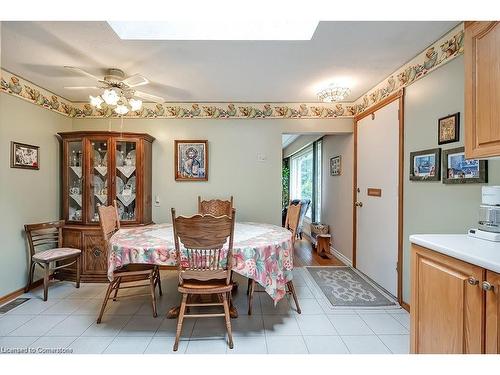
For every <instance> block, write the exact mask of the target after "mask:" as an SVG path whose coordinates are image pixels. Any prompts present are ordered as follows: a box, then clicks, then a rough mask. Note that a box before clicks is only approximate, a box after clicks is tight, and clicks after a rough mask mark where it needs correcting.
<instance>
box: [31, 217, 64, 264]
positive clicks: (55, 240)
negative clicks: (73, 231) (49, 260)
mask: <svg viewBox="0 0 500 375" xmlns="http://www.w3.org/2000/svg"><path fill="white" fill-rule="evenodd" d="M63 226H64V220H58V221H49V222H46V223H39V224H26V225H25V226H24V230H25V232H26V237H27V239H28V245H29V249H30V256H33V255H34V254H35V253H36V252H37V251H41V250H48V249H54V248H57V247H62V240H63V237H62V228H63Z"/></svg>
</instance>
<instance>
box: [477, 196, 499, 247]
mask: <svg viewBox="0 0 500 375" xmlns="http://www.w3.org/2000/svg"><path fill="white" fill-rule="evenodd" d="M481 196H482V197H481V205H480V206H479V221H478V227H477V229H469V236H471V237H475V238H481V239H483V240H488V241H494V242H500V186H483V187H482V192H481Z"/></svg>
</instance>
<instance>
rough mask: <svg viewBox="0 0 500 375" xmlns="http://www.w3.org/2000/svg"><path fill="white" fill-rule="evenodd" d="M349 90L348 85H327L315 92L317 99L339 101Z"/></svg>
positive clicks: (328, 101) (327, 101)
mask: <svg viewBox="0 0 500 375" xmlns="http://www.w3.org/2000/svg"><path fill="white" fill-rule="evenodd" d="M350 93H351V90H350V89H349V88H348V87H341V86H336V85H329V86H328V87H327V88H325V89H323V90H321V91H320V92H318V93H317V95H318V99H319V100H320V101H322V102H326V103H333V102H340V101H342V100H344V99H345V98H347V97H348V96H349V94H350Z"/></svg>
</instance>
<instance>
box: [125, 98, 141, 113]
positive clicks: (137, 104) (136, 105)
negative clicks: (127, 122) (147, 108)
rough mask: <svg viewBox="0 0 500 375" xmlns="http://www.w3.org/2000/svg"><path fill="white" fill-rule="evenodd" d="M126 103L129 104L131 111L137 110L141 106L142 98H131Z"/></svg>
mask: <svg viewBox="0 0 500 375" xmlns="http://www.w3.org/2000/svg"><path fill="white" fill-rule="evenodd" d="M128 104H129V105H130V109H131V110H132V111H138V110H140V109H141V107H142V100H140V99H134V98H132V99H130V100H129V101H128Z"/></svg>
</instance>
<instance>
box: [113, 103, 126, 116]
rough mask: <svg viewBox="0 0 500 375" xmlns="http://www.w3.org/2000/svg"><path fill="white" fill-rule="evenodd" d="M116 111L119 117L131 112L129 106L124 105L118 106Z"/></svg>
mask: <svg viewBox="0 0 500 375" xmlns="http://www.w3.org/2000/svg"><path fill="white" fill-rule="evenodd" d="M114 111H115V112H116V113H118V114H119V115H126V114H127V113H128V111H129V110H128V108H127V106H125V105H123V104H118V105H117V106H116V108H115V109H114Z"/></svg>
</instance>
